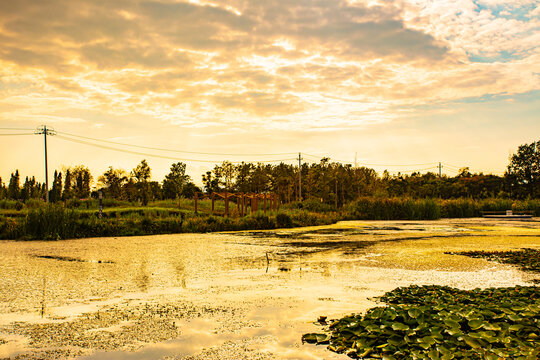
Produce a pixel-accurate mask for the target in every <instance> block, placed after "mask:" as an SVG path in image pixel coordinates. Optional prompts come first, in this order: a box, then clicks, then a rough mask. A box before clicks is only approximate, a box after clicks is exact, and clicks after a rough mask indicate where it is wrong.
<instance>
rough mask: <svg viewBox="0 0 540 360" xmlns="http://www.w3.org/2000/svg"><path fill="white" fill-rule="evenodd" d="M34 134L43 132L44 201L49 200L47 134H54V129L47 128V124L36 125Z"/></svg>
mask: <svg viewBox="0 0 540 360" xmlns="http://www.w3.org/2000/svg"><path fill="white" fill-rule="evenodd" d="M34 134H36V135H41V134H43V141H44V143H45V202H47V203H48V202H49V169H48V165H47V135H51V136H52V135H56V131H55V130H54V129H47V125H41V126H38V127H37V129H36V130H35V131H34Z"/></svg>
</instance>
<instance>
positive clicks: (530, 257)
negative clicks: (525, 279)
mask: <svg viewBox="0 0 540 360" xmlns="http://www.w3.org/2000/svg"><path fill="white" fill-rule="evenodd" d="M446 254H450V255H464V256H468V257H472V258H483V259H486V260H489V261H497V262H500V263H503V264H511V265H518V266H519V267H520V268H521V270H525V271H531V272H534V273H540V250H536V249H528V248H525V249H521V250H518V251H460V252H447V253H446Z"/></svg>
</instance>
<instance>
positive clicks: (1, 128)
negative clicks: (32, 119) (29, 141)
mask: <svg viewBox="0 0 540 360" xmlns="http://www.w3.org/2000/svg"><path fill="white" fill-rule="evenodd" d="M0 130H23V131H27V130H34V129H30V128H9V127H0Z"/></svg>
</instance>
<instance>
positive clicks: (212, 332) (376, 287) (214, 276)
mask: <svg viewBox="0 0 540 360" xmlns="http://www.w3.org/2000/svg"><path fill="white" fill-rule="evenodd" d="M522 247H532V248H540V222H538V221H529V222H500V221H493V220H482V219H473V220H461V221H449V220H441V221H434V222H341V223H338V224H336V225H332V226H325V227H314V228H302V229H293V230H278V231H265V232H237V233H222V234H179V235H161V236H146V237H129V238H96V239H81V240H69V241H60V242H12V241H1V242H0V359H2V358H11V359H19V358H20V359H55V358H62V359H66V358H81V359H344V358H347V357H346V356H344V355H337V354H333V353H331V352H329V351H327V350H326V349H325V348H324V347H316V346H312V345H303V344H301V341H300V338H301V335H302V334H303V333H306V332H313V331H317V325H315V324H314V321H315V320H316V319H317V318H318V317H319V316H320V315H325V316H329V317H330V318H335V317H340V316H343V315H346V314H349V313H352V312H356V313H358V312H362V311H365V310H366V309H367V308H369V307H372V306H374V305H376V302H375V301H376V300H375V299H374V298H375V297H377V296H379V295H382V294H383V293H384V292H386V291H388V290H391V289H393V288H395V287H398V286H406V285H410V284H439V285H450V286H454V287H459V288H464V289H470V288H475V287H488V286H512V285H516V284H522V285H524V284H530V281H531V280H532V279H533V278H534V276H533V275H531V274H527V273H524V272H521V271H519V270H517V269H516V268H514V267H512V266H508V265H502V264H498V263H493V262H488V261H486V260H482V259H473V258H467V257H463V256H456V255H446V254H444V253H445V252H446V251H460V250H505V249H516V248H522Z"/></svg>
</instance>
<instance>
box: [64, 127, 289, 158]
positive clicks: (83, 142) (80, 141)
mask: <svg viewBox="0 0 540 360" xmlns="http://www.w3.org/2000/svg"><path fill="white" fill-rule="evenodd" d="M56 137H57V138H59V139H62V140H67V141H71V142H75V143H79V144H83V145H88V146H94V147H98V148H102V149H107V150H113V151H118V152H123V153H128V154H133V155H141V156H148V157H155V158H160V159H168V160H179V161H186V162H205V163H220V162H223V160H201V159H182V158H178V157H172V156H165V155H159V154H149V153H143V152H139V151H132V150H126V149H118V148H114V147H111V146H107V145H100V144H94V143H90V142H87V141H83V140H77V139H72V138H69V137H66V136H63V135H58V134H57V135H56ZM291 160H295V159H294V158H291V159H277V160H260V161H257V162H260V163H273V162H284V161H291ZM242 162H244V161H231V163H233V164H240V163H242Z"/></svg>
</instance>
